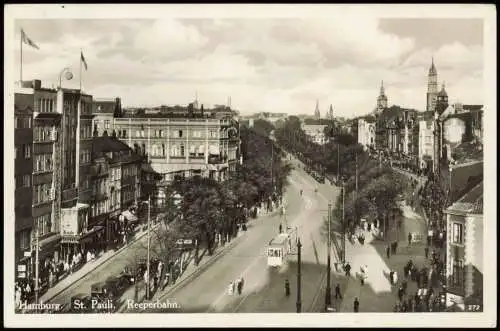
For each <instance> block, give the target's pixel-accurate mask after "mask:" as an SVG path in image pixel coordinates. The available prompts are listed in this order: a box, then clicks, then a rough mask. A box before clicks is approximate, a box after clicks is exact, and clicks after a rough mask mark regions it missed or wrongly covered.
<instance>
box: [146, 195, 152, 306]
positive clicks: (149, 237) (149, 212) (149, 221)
mask: <svg viewBox="0 0 500 331" xmlns="http://www.w3.org/2000/svg"><path fill="white" fill-rule="evenodd" d="M147 204H148V257H147V259H148V260H147V262H146V263H147V264H146V266H147V272H146V274H147V276H148V277H147V279H145V280H144V281H145V282H146V300H149V280H150V279H151V275H150V274H149V272H150V270H149V269H150V268H149V266H150V246H151V232H150V230H151V228H150V225H151V195H149V197H148V201H147Z"/></svg>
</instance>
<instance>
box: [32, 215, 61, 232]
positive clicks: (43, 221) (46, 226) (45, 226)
mask: <svg viewBox="0 0 500 331" xmlns="http://www.w3.org/2000/svg"><path fill="white" fill-rule="evenodd" d="M34 224H35V226H37V225H38V235H39V236H44V235H46V234H48V233H52V232H55V231H56V229H55V228H53V224H52V213H51V212H49V213H47V214H44V215H41V216H38V217H35V219H34ZM35 233H36V231H33V232H32V235H33V236H34V235H35ZM33 239H34V238H33Z"/></svg>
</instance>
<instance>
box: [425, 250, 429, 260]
mask: <svg viewBox="0 0 500 331" xmlns="http://www.w3.org/2000/svg"><path fill="white" fill-rule="evenodd" d="M424 251H425V258H426V259H428V258H429V247H425V248H424Z"/></svg>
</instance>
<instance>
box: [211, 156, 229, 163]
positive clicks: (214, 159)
mask: <svg viewBox="0 0 500 331" xmlns="http://www.w3.org/2000/svg"><path fill="white" fill-rule="evenodd" d="M226 162H227V156H220V155H211V156H209V157H208V164H221V163H226Z"/></svg>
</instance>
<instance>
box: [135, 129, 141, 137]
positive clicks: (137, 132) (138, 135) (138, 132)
mask: <svg viewBox="0 0 500 331" xmlns="http://www.w3.org/2000/svg"><path fill="white" fill-rule="evenodd" d="M135 137H136V138H140V137H141V131H139V130H137V131H135Z"/></svg>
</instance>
